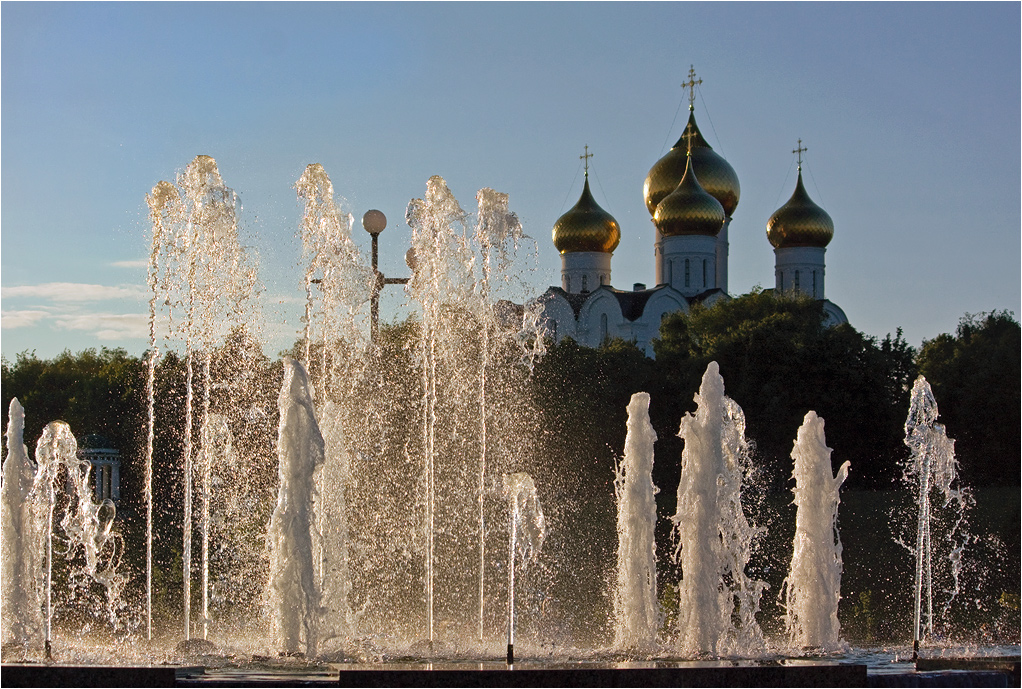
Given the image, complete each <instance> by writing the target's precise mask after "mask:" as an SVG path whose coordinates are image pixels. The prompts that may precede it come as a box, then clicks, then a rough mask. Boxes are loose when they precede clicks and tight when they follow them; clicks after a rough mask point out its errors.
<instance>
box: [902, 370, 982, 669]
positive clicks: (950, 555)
mask: <svg viewBox="0 0 1022 689" xmlns="http://www.w3.org/2000/svg"><path fill="white" fill-rule="evenodd" d="M938 416H939V412H938V410H937V402H936V400H935V399H934V397H933V391H932V390H931V389H930V384H929V383H927V382H926V378H924V377H923V376H919V378H917V379H916V382H915V384H914V385H913V386H912V397H911V402H910V404H909V412H908V418H907V419H906V420H905V444H906V445H908V447H909V449H910V450H911V456H910V457H909V459H908V462H907V463H906V465H905V473H904V480H905V482H906V483H907V484H908V485H909V487H910V489H911V490H912V492H913V495H914V497H915V501H916V506H917V508H918V515H917V521H916V542H915V547H914V548H912V547H911V546H907V547H909V549H910V550H911V551H912V552H913V554H914V555H915V560H916V567H915V588H914V592H915V614H914V617H913V641H912V645H913V655H914V657H917V658H918V655H919V646H920V644H921V642H922V640H923V638H924V636H925V635H926V634H927V633H930V634H932V633H933V631H934V615H933V575H934V563H933V560H934V553H935V552H937V554H938V557H939V556H940V555H941V554H946V556H947V561H946V562H939V563H938V566H942V567H943V566H946V567H947V568H948V569H949V570H950V572H949V573H950V582H949V586H948V588H949V592H948V598H947V600H946V603H945V606H944V612H945V613H946V612H947V611H948V609H949V608H950V606H951V602H952V601H953V600H954V598H955V596H956V595H957V594H958V592H959V588H960V587H959V574H960V572H961V567H962V553H963V550H964V548H965V544H966V543H967V542H968V534H966V533H965V526H966V525H965V511H966V510H967V509H968V508H969V506H970V504H971V501H972V500H971V496H970V494H969V491H968V490H967V489H966V488H963V487H961V486H958V485H957V479H958V462H957V460H956V459H955V443H954V441H953V440H951V439H950V438H948V437H947V433H946V431H945V429H944V426H943V425H942V424H939V423H937V417H938ZM938 496H939V497H942V498H943V505H942V506H941V504H940V502H937V503H936V506H935V505H934V498H935V497H938ZM938 512H941V513H943V514H940V515H938V514H937V513H938ZM941 522H943V523H945V524H949V526H948V528H947V529H946V531H945V533H944V536H943V539H940V540H944V541H946V547H947V550H946V553H942V552H941V551H942V550H943V549H941V548H939V546H940V545H941V544H940V542H939V541H938V543H937V544H934V539H933V527H934V526H935V525H937V524H938V523H941ZM903 545H905V544H903ZM924 592H925V605H926V612H925V619H924V614H923V604H924Z"/></svg>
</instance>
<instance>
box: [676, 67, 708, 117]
mask: <svg viewBox="0 0 1022 689" xmlns="http://www.w3.org/2000/svg"><path fill="white" fill-rule="evenodd" d="M701 83H703V80H702V79H696V66H695V65H689V68H688V81H686V82H685V83H684V84H682V85H681V87H682V88H686V89H688V109H689V110H694V109H695V102H696V86H698V85H699V84H701Z"/></svg>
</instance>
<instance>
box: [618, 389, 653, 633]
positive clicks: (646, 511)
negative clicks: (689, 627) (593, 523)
mask: <svg viewBox="0 0 1022 689" xmlns="http://www.w3.org/2000/svg"><path fill="white" fill-rule="evenodd" d="M656 439H657V436H656V431H654V430H653V425H652V424H651V423H650V421H649V393H646V392H637V393H635V394H634V395H632V398H631V401H629V403H628V433H627V435H626V436H625V456H624V461H623V462H622V463H621V465H620V466H619V467H616V469H615V476H614V495H615V497H616V498H617V537H618V546H617V589H616V591H615V595H614V646H615V647H616V648H618V649H622V650H631V649H635V650H646V651H649V650H652V649H653V647H654V646H655V645H656V638H657V631H658V630H659V628H660V604H659V603H658V601H657V578H656V562H657V557H656V541H655V538H654V536H655V533H654V532H655V529H656V494H657V493H658V492H659V491H658V489H657V487H656V486H655V485H654V484H653V444H654V443H656Z"/></svg>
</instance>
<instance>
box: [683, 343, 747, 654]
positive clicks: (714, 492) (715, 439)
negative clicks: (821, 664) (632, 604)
mask: <svg viewBox="0 0 1022 689" xmlns="http://www.w3.org/2000/svg"><path fill="white" fill-rule="evenodd" d="M695 401H696V404H697V405H698V407H697V409H696V412H695V414H686V415H685V417H684V418H683V419H682V420H681V429H680V431H679V433H678V435H679V436H681V437H682V438H683V439H684V441H685V449H684V452H683V453H682V458H681V480H680V481H679V482H678V497H677V500H678V502H677V505H678V508H677V509H678V511H677V513H676V514H675V515H674V517H673V518H672V519H673V521H674V528H675V533H676V539H677V540H676V543H677V549H676V551H675V555H674V560H675V562H676V563H677V564H679V565H680V567H681V572H682V579H681V583H680V585H679V591H678V593H679V600H680V607H679V613H678V625H677V633H678V640H677V650H678V651H679V652H680V653H683V654H695V655H699V654H710V655H728V654H747V653H756V652H758V651H759V650H760V649H762V648H764V646H765V641H764V638H763V632H762V630H761V629H760V627H759V623H758V622H757V621H756V613H757V612H759V603H760V597H761V596H762V593H763V590H764V588H765V587H766V584H765V583H764V582H762V581H758V580H754V579H752V578H751V577H750V576H749V575H748V574H747V573H746V566H747V565H748V563H749V559H750V557H751V556H752V550H753V547H754V545H755V543H756V542H757V540H758V539H760V538H762V536H763V535H764V534H765V531H766V530H765V529H764V528H762V527H756V526H754V525H753V524H751V523H750V522H749V520H748V518H747V517H746V516H745V511H744V508H743V507H742V484H743V481H744V480H745V478H746V477H747V476H748V475H749V474H750V473H751V469H752V467H751V463H750V457H749V448H748V443H747V441H746V440H745V415H744V414H743V412H742V409H741V407H739V406H738V405H737V404H736V403H735V402H734V401H733V400H732V399H730V398H729V397H727V396H725V395H724V380H723V378H721V376H720V371H719V367H718V366H717V362H715V361H713V362H710V364H709V365H708V366H707V367H706V372H705V373H704V374H703V378H702V383H701V384H700V386H699V392H698V394H696V396H695Z"/></svg>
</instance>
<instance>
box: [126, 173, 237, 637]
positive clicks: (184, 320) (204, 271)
mask: <svg viewBox="0 0 1022 689" xmlns="http://www.w3.org/2000/svg"><path fill="white" fill-rule="evenodd" d="M146 201H147V203H148V205H149V209H150V220H151V222H152V227H153V234H152V244H151V251H150V257H149V270H148V283H149V287H150V289H151V291H152V295H153V296H152V297H151V298H150V313H149V319H150V326H149V332H150V355H149V361H148V371H149V376H148V379H147V393H148V395H149V402H148V405H149V420H148V424H149V427H148V437H147V451H146V488H145V491H146V512H147V539H146V542H147V546H146V547H147V564H146V570H147V585H146V588H147V592H146V597H147V601H148V602H147V624H146V626H147V630H148V634H149V635H150V637H151V625H152V622H151V620H152V603H151V600H152V573H151V569H152V486H151V483H152V435H153V424H154V412H153V397H154V395H155V392H154V389H153V378H154V371H155V366H156V359H157V356H158V352H157V348H156V323H157V321H158V320H159V317H160V311H162V309H163V308H166V315H167V317H168V320H169V321H170V323H171V325H172V328H173V329H174V330H176V331H177V332H178V333H180V334H181V335H182V336H183V339H184V347H185V411H184V431H183V450H182V470H183V473H184V528H183V534H182V549H183V551H182V569H183V575H182V576H183V582H184V600H183V610H184V615H183V617H184V620H183V622H184V638H185V641H188V640H189V639H191V626H192V625H191V605H192V600H191V598H192V595H191V578H192V519H193V509H192V493H193V490H192V487H193V481H194V476H193V463H194V459H195V457H196V453H195V452H194V449H193V444H194V442H193V433H194V430H193V400H194V393H193V389H194V374H195V372H194V359H195V355H196V353H198V354H200V355H201V356H202V373H203V376H202V397H201V410H202V415H201V420H200V432H199V438H200V446H199V453H198V458H199V467H198V469H199V475H200V485H201V495H200V497H201V499H202V510H201V516H200V522H199V523H200V528H201V538H202V540H201V553H202V569H201V578H202V579H201V587H202V638H203V639H206V638H207V637H208V634H209V622H210V619H209V512H210V498H211V495H210V493H211V482H212V477H211V457H210V454H209V453H208V452H207V451H206V448H205V447H204V445H203V444H202V442H201V441H202V439H203V438H205V437H207V435H208V433H207V427H208V425H209V420H210V413H211V411H210V410H211V407H210V404H211V401H210V391H211V389H212V387H213V385H214V380H213V377H212V372H211V363H212V355H213V348H214V347H215V346H216V345H217V344H218V343H219V342H222V341H223V340H224V338H225V336H226V334H227V328H228V327H229V326H230V325H232V324H238V323H244V322H246V321H247V320H249V319H250V314H249V313H248V310H247V309H248V304H249V297H250V296H251V295H252V293H253V292H254V288H255V284H256V272H255V267H254V266H253V265H250V262H249V257H248V256H247V254H246V252H245V251H244V250H243V249H242V247H241V244H240V242H239V238H238V221H237V212H236V208H237V205H238V200H237V196H236V195H235V194H234V192H233V191H232V190H231V189H230V188H229V187H228V186H226V185H225V184H224V181H223V179H222V177H221V176H220V172H219V170H218V169H217V165H216V161H215V160H213V158H211V157H209V156H205V155H200V156H196V157H195V159H194V160H193V161H192V162H191V163H190V164H189V165H188V166H187V167H186V168H185V170H184V171H183V172H182V173H181V174H179V175H178V178H177V185H176V186H175V185H172V184H170V183H169V182H159V183H158V184H157V185H156V186H155V187H154V188H153V191H152V193H151V194H149V195H148V196H147V197H146ZM158 309H159V310H158ZM175 313H176V315H177V319H178V321H177V323H176V327H174V326H175V321H174V319H175Z"/></svg>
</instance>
